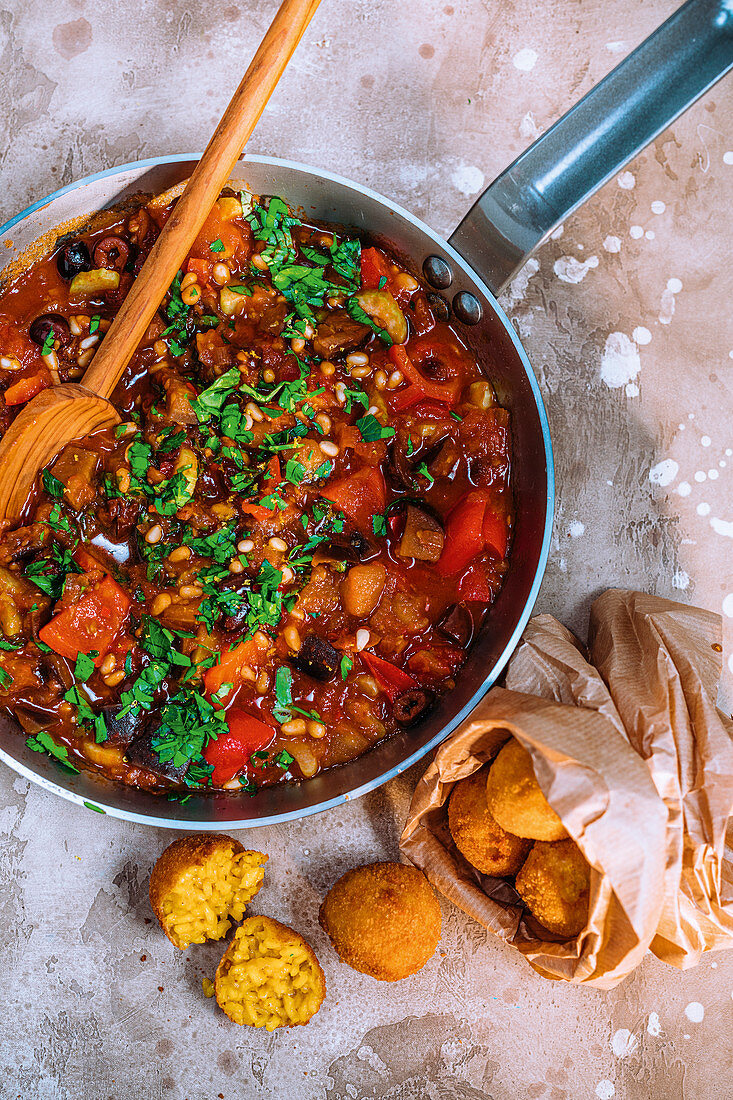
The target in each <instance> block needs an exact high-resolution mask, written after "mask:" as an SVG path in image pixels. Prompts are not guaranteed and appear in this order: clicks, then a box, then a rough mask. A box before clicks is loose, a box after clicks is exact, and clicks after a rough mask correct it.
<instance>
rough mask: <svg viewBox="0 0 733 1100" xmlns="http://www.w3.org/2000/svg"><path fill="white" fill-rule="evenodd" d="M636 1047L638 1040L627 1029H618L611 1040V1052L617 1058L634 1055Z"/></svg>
mask: <svg viewBox="0 0 733 1100" xmlns="http://www.w3.org/2000/svg"><path fill="white" fill-rule="evenodd" d="M638 1045H639V1040H638V1039H637V1038H636V1036H635V1035H632V1033H631V1032H630V1031H629V1029H628V1028H627V1027H620V1028H619V1029H618V1031H616V1032H614V1035H613V1038H612V1039H611V1050H612V1051H613V1053H614V1054H615V1055H616V1057H617V1058H627V1057H628V1056H629V1054H633V1053H634V1051H635V1050H636V1048H637V1047H638Z"/></svg>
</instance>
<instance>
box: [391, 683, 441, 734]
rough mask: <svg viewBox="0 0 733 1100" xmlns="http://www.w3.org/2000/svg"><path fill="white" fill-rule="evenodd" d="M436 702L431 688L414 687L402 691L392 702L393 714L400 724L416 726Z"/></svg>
mask: <svg viewBox="0 0 733 1100" xmlns="http://www.w3.org/2000/svg"><path fill="white" fill-rule="evenodd" d="M434 703H435V694H434V692H432V691H430V690H429V688H421V687H414V688H408V689H407V691H402V692H400V694H399V695H398V696H397V697H396V699H395V701H394V703H393V704H392V716H393V718H394V720H395V722H396V723H397V725H398V726H414V725H415V724H416V723H417V722H419V721H420V719H421V718H424V717H425V715H426V714H427V712H428V711H429V710H430V708H431V707H432V706H433V704H434Z"/></svg>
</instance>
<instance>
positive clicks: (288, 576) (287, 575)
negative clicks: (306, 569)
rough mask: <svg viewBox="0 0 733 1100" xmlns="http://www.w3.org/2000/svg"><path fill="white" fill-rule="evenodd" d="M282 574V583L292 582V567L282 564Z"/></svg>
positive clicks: (293, 574) (293, 575)
mask: <svg viewBox="0 0 733 1100" xmlns="http://www.w3.org/2000/svg"><path fill="white" fill-rule="evenodd" d="M282 575H283V578H282V582H281V583H282V584H292V583H293V580H294V578H295V573H294V572H293V571H292V569H291V568H290V566H289V565H284V566H283V567H282Z"/></svg>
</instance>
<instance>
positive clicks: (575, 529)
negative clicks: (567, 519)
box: [568, 519, 585, 539]
mask: <svg viewBox="0 0 733 1100" xmlns="http://www.w3.org/2000/svg"><path fill="white" fill-rule="evenodd" d="M584 534H585V524H584V523H581V522H580V520H579V519H574V520H573V522H572V523H569V524H568V535H569V536H570V538H571V539H579V538H580V536H581V535H584Z"/></svg>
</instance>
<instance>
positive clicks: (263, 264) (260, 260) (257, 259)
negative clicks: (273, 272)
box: [252, 253, 270, 271]
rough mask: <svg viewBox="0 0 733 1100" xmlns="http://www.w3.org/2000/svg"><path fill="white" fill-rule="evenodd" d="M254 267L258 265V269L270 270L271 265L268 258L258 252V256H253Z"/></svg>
mask: <svg viewBox="0 0 733 1100" xmlns="http://www.w3.org/2000/svg"><path fill="white" fill-rule="evenodd" d="M252 267H256V268H257V270H258V271H268V270H269V267H270V265H269V264H268V262H267V260H266V259H265V258H264V257H263V256H260V254H259V253H258V254H257V255H256V256H253V257H252Z"/></svg>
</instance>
